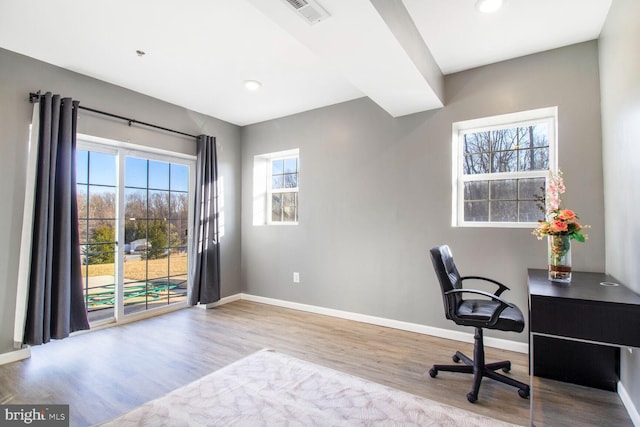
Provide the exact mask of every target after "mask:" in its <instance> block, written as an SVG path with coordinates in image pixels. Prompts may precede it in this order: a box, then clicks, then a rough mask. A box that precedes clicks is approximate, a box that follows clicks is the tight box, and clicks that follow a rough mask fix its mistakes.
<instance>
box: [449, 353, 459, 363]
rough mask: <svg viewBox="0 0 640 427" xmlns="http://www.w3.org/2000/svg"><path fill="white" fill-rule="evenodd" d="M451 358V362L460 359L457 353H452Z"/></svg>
mask: <svg viewBox="0 0 640 427" xmlns="http://www.w3.org/2000/svg"><path fill="white" fill-rule="evenodd" d="M451 359H453V362H454V363H458V362H459V361H460V358H459V357H458V355H457V354H454V355H453V357H452V358H451Z"/></svg>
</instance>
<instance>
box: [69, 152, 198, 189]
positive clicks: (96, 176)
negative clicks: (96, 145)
mask: <svg viewBox="0 0 640 427" xmlns="http://www.w3.org/2000/svg"><path fill="white" fill-rule="evenodd" d="M76 162H77V178H76V180H77V182H78V183H79V184H86V183H90V184H92V185H107V186H114V187H115V185H116V178H117V174H116V155H114V154H106V153H98V152H93V151H92V152H88V151H86V150H77V153H76ZM124 167H125V187H137V188H147V184H149V185H148V188H149V189H155V190H171V191H185V192H186V191H188V190H189V167H188V166H186V165H179V164H174V163H166V162H160V161H157V160H147V159H142V158H138V157H125V165H124Z"/></svg>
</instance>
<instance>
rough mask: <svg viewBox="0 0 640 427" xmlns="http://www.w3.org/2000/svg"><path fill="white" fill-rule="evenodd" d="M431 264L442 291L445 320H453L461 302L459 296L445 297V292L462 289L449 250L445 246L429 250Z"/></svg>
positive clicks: (458, 274)
mask: <svg viewBox="0 0 640 427" xmlns="http://www.w3.org/2000/svg"><path fill="white" fill-rule="evenodd" d="M430 253H431V262H433V268H434V270H435V271H436V276H437V277H438V281H439V282H440V288H441V289H442V301H443V303H444V314H445V316H446V317H447V319H451V320H455V318H456V317H457V316H456V310H457V309H458V306H459V305H460V303H461V302H462V297H461V296H460V294H456V295H449V296H447V295H445V292H447V291H450V290H452V289H460V288H461V287H462V280H461V278H460V277H461V276H460V273H459V272H458V269H457V268H456V264H455V262H453V256H452V255H451V249H449V246H447V245H441V246H435V247H433V248H431V250H430Z"/></svg>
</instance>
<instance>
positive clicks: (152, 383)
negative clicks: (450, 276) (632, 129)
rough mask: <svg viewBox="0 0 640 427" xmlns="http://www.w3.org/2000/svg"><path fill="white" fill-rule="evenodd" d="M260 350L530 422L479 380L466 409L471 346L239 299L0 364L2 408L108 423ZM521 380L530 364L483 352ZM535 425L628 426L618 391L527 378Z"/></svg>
mask: <svg viewBox="0 0 640 427" xmlns="http://www.w3.org/2000/svg"><path fill="white" fill-rule="evenodd" d="M262 348H272V349H275V350H277V351H280V352H283V353H286V354H289V355H291V356H294V357H297V358H300V359H304V360H307V361H309V362H313V363H317V364H320V365H323V366H327V367H330V368H333V369H337V370H340V371H343V372H347V373H350V374H353V375H357V376H359V377H361V378H366V379H368V380H372V381H375V382H378V383H381V384H385V385H388V386H391V387H395V388H398V389H400V390H404V391H407V392H409V393H413V394H416V395H419V396H423V397H426V398H429V399H432V400H436V401H439V402H443V403H447V404H449V405H453V406H456V407H460V408H463V409H467V410H471V411H474V412H477V413H480V414H483V415H488V416H491V417H494V418H499V419H502V420H504V421H508V422H512V423H515V424H521V425H529V414H530V410H529V401H528V400H525V399H521V398H520V397H519V396H518V394H517V392H516V390H515V389H513V388H511V387H508V386H506V385H504V384H500V383H496V382H494V381H491V380H487V379H485V380H484V381H483V383H482V387H481V389H480V395H479V401H478V402H477V403H476V404H473V405H472V404H470V403H468V402H467V400H466V394H467V393H468V391H469V389H470V387H471V377H470V376H468V375H461V374H454V373H446V372H441V373H439V374H438V377H437V378H435V379H432V378H430V377H429V375H428V373H427V371H428V370H429V368H430V367H431V365H433V364H434V363H449V361H450V360H451V356H452V355H453V354H454V353H455V351H456V350H460V351H462V352H464V353H466V354H468V355H471V354H473V351H472V350H473V346H472V345H471V344H465V343H460V342H457V341H451V340H446V339H441V338H436V337H431V336H427V335H422V334H417V333H412V332H407V331H401V330H396V329H391V328H385V327H380V326H374V325H369V324H365V323H359V322H354V321H349V320H344V319H337V318H333V317H328V316H322V315H318V314H312V313H306V312H301V311H296V310H290V309H286V308H281V307H274V306H270V305H265V304H259V303H254V302H248V301H236V302H233V303H230V304H226V305H223V306H220V307H217V308H215V309H209V310H202V309H198V308H190V309H184V310H179V311H176V312H173V313H168V314H164V315H162V316H158V317H154V318H151V319H146V320H142V321H139V322H135V323H130V324H126V325H122V326H118V327H113V328H106V329H102V330H98V331H93V332H89V333H84V334H80V335H76V336H73V337H71V338H68V339H65V340H62V341H56V342H52V343H49V344H46V345H43V346H39V347H34V348H33V349H32V357H31V358H30V359H27V360H24V361H20V362H15V363H11V364H8V365H4V366H0V403H5V404H6V403H33V404H36V403H51V404H53V403H66V404H69V405H70V412H71V425H73V426H85V425H92V424H95V423H98V422H102V421H106V420H109V419H111V418H113V417H115V416H117V415H120V414H121V413H123V412H126V411H128V410H130V409H133V408H135V407H137V406H139V405H141V404H142V403H144V402H147V401H149V400H151V399H155V398H157V397H160V396H162V395H164V394H165V393H167V392H169V391H172V390H174V389H176V388H178V387H181V386H183V385H186V384H188V383H190V382H192V381H194V380H196V379H198V378H200V377H202V376H204V375H206V374H208V373H210V372H212V371H215V370H217V369H219V368H221V367H223V366H225V365H228V364H229V363H232V362H234V361H236V360H238V359H240V358H242V357H244V356H247V355H249V354H251V353H253V352H255V351H258V350H260V349H262ZM486 353H487V360H488V361H496V360H505V359H509V360H511V361H512V371H511V373H510V374H509V375H512V376H513V377H514V378H516V379H519V380H521V381H528V360H527V356H526V355H524V354H520V353H514V352H509V351H504V350H498V349H492V348H487V349H486ZM534 393H536V398H535V402H536V405H535V408H534V418H535V424H536V425H553V426H561V425H567V426H568V425H577V424H575V422H576V421H579V423H578V424H579V425H583V426H586V425H617V426H625V425H629V426H630V425H632V423H631V420H630V419H629V416H628V415H627V413H626V411H625V409H624V407H623V406H622V404H621V402H620V399H619V398H618V396H617V395H616V394H615V393H611V392H605V391H600V390H595V389H590V388H586V387H579V386H572V385H568V384H563V383H559V382H556V381H548V380H540V379H536V381H535V388H534Z"/></svg>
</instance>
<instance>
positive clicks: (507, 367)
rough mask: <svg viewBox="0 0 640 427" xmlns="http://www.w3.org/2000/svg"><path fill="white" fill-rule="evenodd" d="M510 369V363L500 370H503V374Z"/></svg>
mask: <svg viewBox="0 0 640 427" xmlns="http://www.w3.org/2000/svg"><path fill="white" fill-rule="evenodd" d="M510 370H511V364H509V366H505V367H504V368H502V372H504V373H505V374H506V373H507V372H509V371H510Z"/></svg>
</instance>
